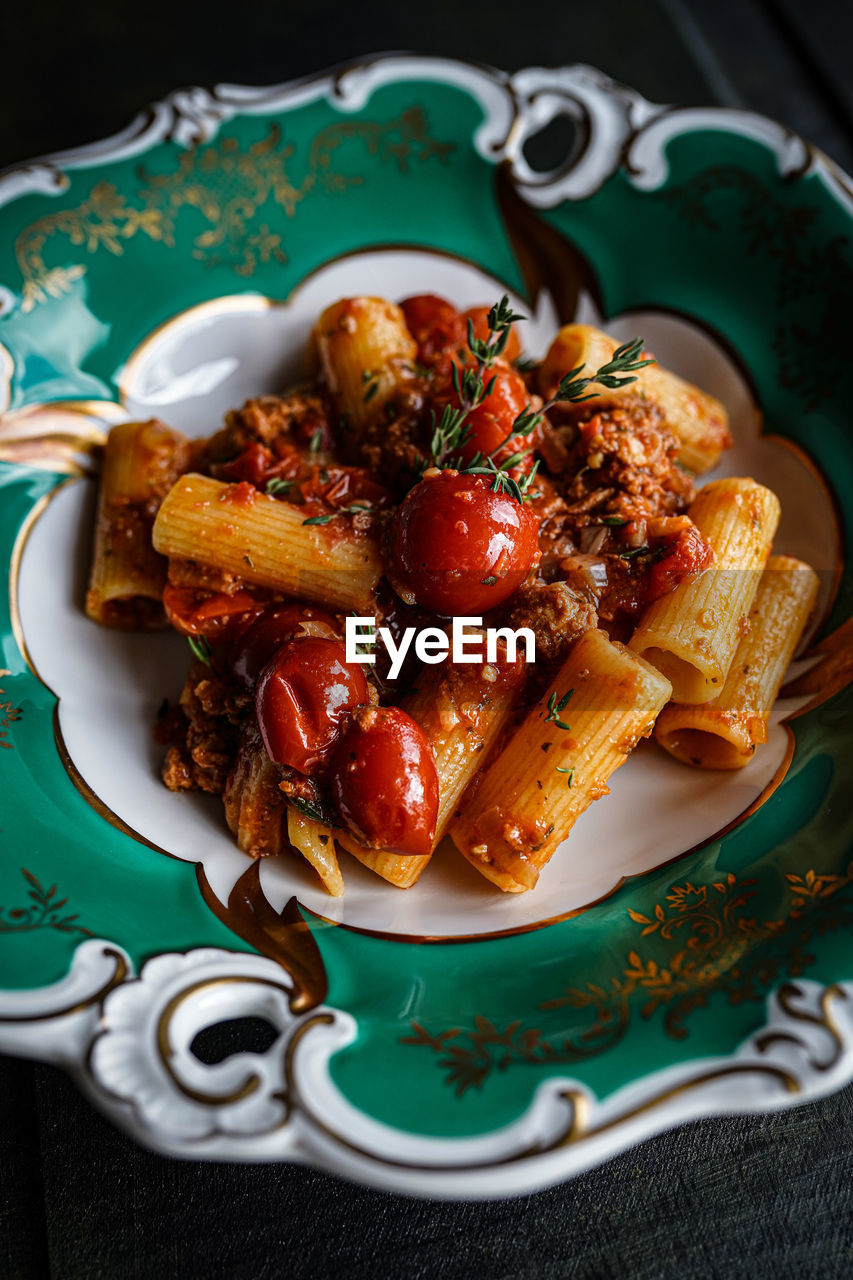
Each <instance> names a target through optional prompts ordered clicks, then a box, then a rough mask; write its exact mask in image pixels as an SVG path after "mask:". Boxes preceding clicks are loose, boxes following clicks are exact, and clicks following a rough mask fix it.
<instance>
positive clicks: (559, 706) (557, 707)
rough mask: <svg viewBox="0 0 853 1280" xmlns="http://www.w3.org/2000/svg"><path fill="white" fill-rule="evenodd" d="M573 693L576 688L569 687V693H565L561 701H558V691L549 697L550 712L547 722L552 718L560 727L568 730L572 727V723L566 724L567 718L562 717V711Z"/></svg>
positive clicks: (546, 718)
mask: <svg viewBox="0 0 853 1280" xmlns="http://www.w3.org/2000/svg"><path fill="white" fill-rule="evenodd" d="M573 693H574V689H569V691H568V693H564V694H563V696H562V698H560V700H559V702H558V701H557V694H556V691H555V692H554V693H552V694H551V696H550V698H549V699H548V714H547V715H546V717H545V723H546V724H547V723H548V721H549V720H550V721H552V722H553V723H554V724H555V725H556V726H557V728H558V729H566V730H567V731H568V730H569V729H571V727H572V726H571V725H570V724H566V722H565V720H561V719H560V712H561V711H563V710H564V708H565V706H566V704H567V703H568V701H569V698H570V697H571V696H572V694H573Z"/></svg>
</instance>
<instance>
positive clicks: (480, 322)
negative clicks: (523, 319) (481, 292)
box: [462, 307, 521, 364]
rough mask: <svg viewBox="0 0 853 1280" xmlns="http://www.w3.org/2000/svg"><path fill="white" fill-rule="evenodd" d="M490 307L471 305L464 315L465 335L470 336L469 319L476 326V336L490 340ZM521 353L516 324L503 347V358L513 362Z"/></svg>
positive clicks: (483, 339) (508, 362)
mask: <svg viewBox="0 0 853 1280" xmlns="http://www.w3.org/2000/svg"><path fill="white" fill-rule="evenodd" d="M490 310H491V308H490V307H471V309H470V310H469V311H466V312H465V314H464V316H463V317H462V322H463V324H464V325H465V337H466V341H467V337H468V321H469V320H470V321H471V323H472V324H473V326H474V337H475V338H479V340H480V341H481V342H488V341H489V340H490V338H492V336H493V334H492V332H491V330H490V329H489V311H490ZM520 355H521V343H520V342H519V340H518V331H517V329H516V327H515V325H513V326H512V328H511V329H510V331H509V339H508V340H507V344H506V346H505V347H504V349H503V354H502V358H503V359H504V360H506V362H507V364H511V363H512V361H513V360H517V359H518V357H519V356H520Z"/></svg>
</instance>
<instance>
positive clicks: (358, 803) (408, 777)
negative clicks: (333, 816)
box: [332, 707, 438, 854]
mask: <svg viewBox="0 0 853 1280" xmlns="http://www.w3.org/2000/svg"><path fill="white" fill-rule="evenodd" d="M332 794H333V796H334V799H335V804H336V805H337V807H338V810H339V812H340V814H341V816H342V817H343V818H344V819H345V821H346V823H347V825H348V826H350V827H351V828H352V830H353V831H354V832H355V834H356V835H357V836H358V838H359V839H360V840H364V841H365V842H366V843H367V844H369V845H372V846H373V847H374V848H382V849H389V850H391V851H392V852H394V853H411V854H425V853H430V851H431V850H432V843H433V840H434V839H435V824H436V820H437V818H438V775H437V774H436V771H435V758H434V756H433V753H432V747H431V746H430V744H429V740H428V738H427V736H426V734H425V733H424V731H423V729H421V727H420V726H419V725H417V724H415V722H414V720H413V719H412V718H411V716H408V715H406V712H405V711H401V710H400V708H399V707H361V708H360V710H358V711H357V712H356V713H355V715H354V716H353V718H352V720H351V721H350V723H349V725H348V727H347V729H346V731H345V732H344V734H343V736H342V737H341V739H340V741H339V743H338V745H337V747H336V749H335V754H334V756H333V757H332Z"/></svg>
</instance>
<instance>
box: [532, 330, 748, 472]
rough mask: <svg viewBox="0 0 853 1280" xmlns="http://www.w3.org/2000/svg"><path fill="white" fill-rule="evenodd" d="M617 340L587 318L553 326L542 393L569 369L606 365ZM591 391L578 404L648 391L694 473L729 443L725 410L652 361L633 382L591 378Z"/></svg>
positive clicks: (599, 403)
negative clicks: (620, 383)
mask: <svg viewBox="0 0 853 1280" xmlns="http://www.w3.org/2000/svg"><path fill="white" fill-rule="evenodd" d="M618 346H619V344H618V342H617V341H616V339H615V338H611V337H610V336H609V335H608V334H606V333H602V332H601V330H600V329H596V328H594V327H593V326H592V325H588V324H568V325H564V326H563V328H562V329H561V330H560V331H559V333H558V334H557V336H556V338H555V339H554V341H553V342H552V343H551V346H550V347H549V349H548V352H547V354H546V356H545V360H544V361H543V364H542V368H541V370H540V375H539V379H540V386H541V388H542V392H543V394H544V395H545V396H551V395H553V394H554V392H555V390H556V388H557V385H558V383H559V381H560V379H561V378H562V377H563V376H564V375H565V374H567V373H568V372H569V370H571V369H576V368H578V367H579V366H583V367H585V368H586V369H589V370H593V369H598V368H600V367H601V366H602V365H606V364H607V362H608V361H609V360H611V359H612V358H613V355H614V353H615V351H616V349H617V347H618ZM586 394H587V395H589V396H593V397H594V399H591V400H590V401H589V402H588V403H584V404H583V408H584V410H587V409H589V408H593V409H595V408H597V407H601V406H603V405H605V404H608V403H618V402H619V401H620V400H624V399H626V398H627V397H634V396H636V395H637V394H640V395H643V396H648V397H649V398H650V399H651V400H652V401H653V402H654V403H655V404H657V405H658V407H659V408H660V409H661V411H662V413H663V417H664V421H665V423H666V425H667V426H668V427H669V429H670V431H672V433H673V435H675V437H676V438H677V440H678V443H679V453H678V458H679V461H680V462H681V463H682V465H683V466H685V467H687V468H689V470H690V471H694V472H696V474H697V475H700V474H702V473H703V472H705V471H709V470H710V469H711V468H712V467H713V466H716V464H717V462H719V460H720V455H721V454H722V452H723V450H724V449H727V448H728V447H729V445H730V444H731V442H732V440H731V435H730V433H729V420H728V414H727V413H726V410H725V408H724V406H723V405H722V404H721V403H720V401H719V400H717V399H716V398H715V397H714V396H712V395H709V394H708V393H707V391H701V390H700V389H699V388H698V387H695V386H693V385H692V383H689V382H685V380H684V379H683V378H679V377H678V375H677V374H675V373H671V372H670V371H669V370H668V369H662V368H661V367H660V365H658V364H657V363H653V364H648V365H646V367H645V368H643V369H640V370H638V371H637V375H636V383H634V382H630V383H627V384H626V385H625V386H623V387H615V388H608V387H605V386H602V385H601V384H599V383H596V382H593V383H592V384H591V386H590V387H588V388H587V389H586Z"/></svg>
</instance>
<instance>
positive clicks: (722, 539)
mask: <svg viewBox="0 0 853 1280" xmlns="http://www.w3.org/2000/svg"><path fill="white" fill-rule="evenodd" d="M688 514H689V516H690V519H691V520H692V521H693V523H694V524H695V525H696V527H697V528H698V529H699V532H700V533H701V534H702V535H703V536H704V537H705V538H706V539H707V541H708V542H709V543H710V544H711V547H712V548H713V551H714V560H715V563H714V566H713V567H712V568H710V569H706V570H705V572H704V573H702V574H700V575H699V577H698V578H693V579H686V580H685V581H683V582H681V583H679V585H678V586H677V587H676V588H675V590H674V591H672V592H670V593H669V595H666V596H662V597H661V598H660V599H659V600H655V601H654V603H653V604H651V605H650V606H649V607H648V609H646V611H645V613H644V614H643V616H642V618H641V619H640V624H639V626H638V627H637V629H636V631H635V632H634V634H633V636H632V637H631V641H630V647H631V648H632V649H633V650H634V651H635V652H636V653H639V654H641V655H642V656H643V657H644V658H646V660H647V661H648V662H651V663H652V665H653V666H655V667H657V668H658V670H659V671H661V672H663V674H664V675H665V676H666V677H667V679H668V680H669V681H670V682H671V683H672V688H673V697H674V700H675V701H676V702H686V703H691V704H693V703H704V702H710V701H711V700H712V698H714V697H716V695H717V694H718V693H719V692H720V690H721V689H722V687H723V684H724V682H725V679H726V676H727V674H728V670H729V667H730V665H731V662H732V658H733V657H734V652H735V649H736V648H737V645H738V641H739V639H740V637H741V636H742V635H743V633H744V628H745V627H746V625H747V618H748V614H749V611H750V609H751V608H752V603H753V600H754V599H755V593H756V591H757V590H758V582H759V578H760V571H761V570H762V569H763V568H764V565H765V564H766V562H767V557H768V555H769V554H770V546H771V543H772V541H773V535H774V534H775V532H776V526H777V525H778V523H779V500H778V498H777V497H776V495H775V494H774V493H771V491H770V490H769V489H765V488H763V486H762V485H760V484H756V482H755V481H754V480H748V479H730V480H715V481H714V482H713V483H712V484H708V485H706V486H705V488H704V489H701V490H700V492H699V493H698V494H697V496H696V500H695V501H694V503H693V505H692V506H691V508H690V511H689V513H688Z"/></svg>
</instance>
